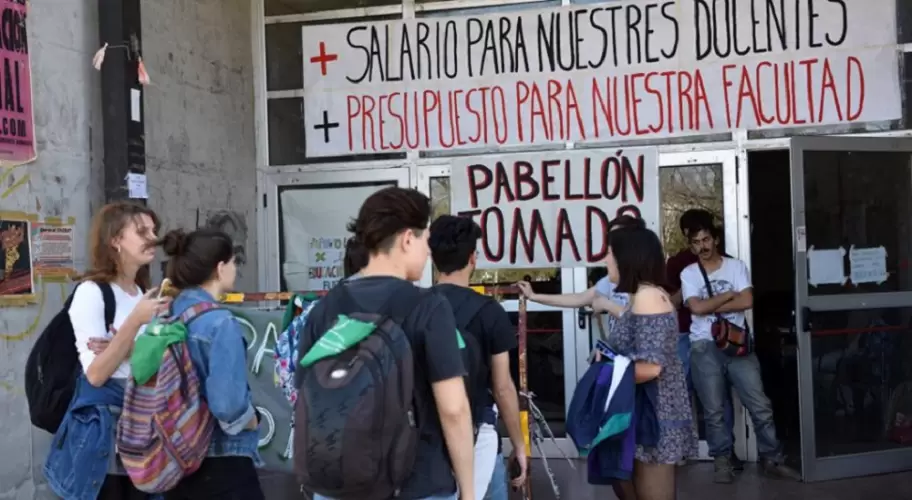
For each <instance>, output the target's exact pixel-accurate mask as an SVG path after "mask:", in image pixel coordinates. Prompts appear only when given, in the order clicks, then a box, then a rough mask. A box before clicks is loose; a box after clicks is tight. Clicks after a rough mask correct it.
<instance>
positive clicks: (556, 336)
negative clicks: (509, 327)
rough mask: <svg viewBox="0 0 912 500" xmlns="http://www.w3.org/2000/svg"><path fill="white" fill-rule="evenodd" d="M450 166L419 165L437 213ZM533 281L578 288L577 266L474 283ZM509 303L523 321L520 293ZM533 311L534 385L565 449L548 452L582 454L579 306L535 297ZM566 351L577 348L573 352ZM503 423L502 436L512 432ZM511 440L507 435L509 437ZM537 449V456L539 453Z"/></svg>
mask: <svg viewBox="0 0 912 500" xmlns="http://www.w3.org/2000/svg"><path fill="white" fill-rule="evenodd" d="M449 173H450V170H449V166H448V165H445V166H424V167H420V168H419V174H418V188H419V190H421V191H424V192H426V193H428V194H429V196H430V198H431V206H432V213H433V215H432V218H436V217H438V216H440V215H443V214H449V213H450V177H449ZM431 267H432V266H431V265H430V264H428V268H427V270H426V271H425V278H424V280H422V283H423V284H425V285H430V284H432V283H434V282H435V281H436V276H435V273H436V271H434V270H433V269H432V268H431ZM522 279H525V280H528V281H531V282H532V284H533V287H534V288H535V290H536V291H537V292H540V293H555V294H559V293H573V292H574V286H573V273H572V270H571V269H560V268H544V269H479V270H477V271H475V274H474V275H473V276H472V284H474V285H486V286H494V285H511V284H513V283H515V282H516V281H519V280H522ZM497 298H498V299H499V300H500V301H501V304H503V306H504V309H506V310H507V312H508V313H509V314H510V316H511V318H512V319H513V321H514V324H515V323H516V321H517V311H518V301H517V298H516V296H515V295H504V296H500V297H497ZM527 310H528V316H527V325H528V326H527V328H528V330H527V332H528V341H527V355H528V358H527V359H528V364H527V366H529V367H530V369H529V370H528V374H527V375H528V379H527V380H528V385H529V390H530V391H531V392H533V393H534V394H535V396H536V397H535V404H536V405H538V407H539V409H541V410H542V413H544V415H545V418H546V420H547V422H548V425H549V426H550V427H551V430H552V432H553V433H554V435H555V436H556V437H557V438H558V439H557V442H558V445H557V446H559V447H560V449H559V450H558V449H555V448H554V445H553V444H551V443H550V442H549V443H545V445H544V446H543V448H544V453H545V455H546V456H548V457H562V456H563V454H566V455H568V456H571V457H572V456H576V449H575V447H574V446H573V443H572V442H571V441H570V440H569V439H568V438H567V437H566V430H565V427H566V412H567V407H568V406H569V403H570V398H571V397H572V395H573V389H574V388H575V387H576V381H577V373H576V356H575V354H573V353H575V349H576V335H575V332H576V328H575V321H574V318H575V316H574V315H575V314H576V312H575V311H569V310H563V309H557V308H553V307H548V306H543V305H541V304H536V303H531V302H530V303H529V304H528V309H527ZM566 353H571V354H570V355H569V356H568V355H566ZM511 365H512V367H513V371H514V373H513V379H514V381H516V382H518V381H519V374H518V358H517V353H515V352H514V353H512V354H511ZM506 435H507V434H506V431H505V429H501V436H502V437H504V436H506ZM505 442H506V441H505ZM537 455H538V452H537V450H533V456H537Z"/></svg>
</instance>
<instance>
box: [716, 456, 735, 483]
mask: <svg viewBox="0 0 912 500" xmlns="http://www.w3.org/2000/svg"><path fill="white" fill-rule="evenodd" d="M713 468H714V472H713V482H714V483H718V484H731V482H732V481H734V479H735V470H734V469H733V468H732V463H731V458H729V457H716V458H714V459H713Z"/></svg>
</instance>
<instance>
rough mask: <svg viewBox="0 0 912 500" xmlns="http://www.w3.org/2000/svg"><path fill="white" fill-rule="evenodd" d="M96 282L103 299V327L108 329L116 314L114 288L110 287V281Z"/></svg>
mask: <svg viewBox="0 0 912 500" xmlns="http://www.w3.org/2000/svg"><path fill="white" fill-rule="evenodd" d="M96 284H97V285H98V288H100V289H101V297H102V298H103V299H104V315H105V328H108V329H110V328H111V326H112V325H113V324H114V316H115V315H116V314H117V299H116V298H114V289H113V288H111V284H110V283H96ZM71 300H72V299H71ZM68 309H69V308H68Z"/></svg>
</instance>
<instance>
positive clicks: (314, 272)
mask: <svg viewBox="0 0 912 500" xmlns="http://www.w3.org/2000/svg"><path fill="white" fill-rule="evenodd" d="M346 241H348V238H311V239H310V247H309V251H310V260H309V261H308V269H307V272H308V287H307V290H308V291H318V290H329V289H330V288H332V287H334V286H336V283H338V282H339V280H341V279H342V278H343V277H344V271H345V270H344V268H343V266H342V264H343V259H345V242H346Z"/></svg>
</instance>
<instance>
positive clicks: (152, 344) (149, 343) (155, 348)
mask: <svg viewBox="0 0 912 500" xmlns="http://www.w3.org/2000/svg"><path fill="white" fill-rule="evenodd" d="M186 340H187V327H186V326H185V325H184V324H183V323H181V322H179V321H175V322H173V323H164V324H162V323H158V322H157V321H156V322H153V323H151V324H150V325H149V326H148V327H146V331H145V333H143V334H142V335H140V336H139V337H136V342H135V344H134V345H133V354H131V355H130V368H131V369H132V370H133V379H134V380H136V383H137V384H140V385H142V384H145V383H146V382H148V381H149V379H151V378H152V377H153V376H155V374H156V373H158V369H159V367H161V364H162V358H163V357H164V355H165V350H167V349H168V346H170V345H171V344H178V343H181V342H184V341H186Z"/></svg>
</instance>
